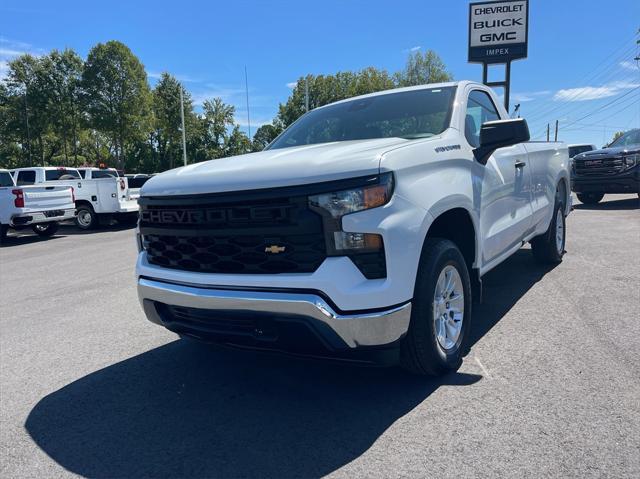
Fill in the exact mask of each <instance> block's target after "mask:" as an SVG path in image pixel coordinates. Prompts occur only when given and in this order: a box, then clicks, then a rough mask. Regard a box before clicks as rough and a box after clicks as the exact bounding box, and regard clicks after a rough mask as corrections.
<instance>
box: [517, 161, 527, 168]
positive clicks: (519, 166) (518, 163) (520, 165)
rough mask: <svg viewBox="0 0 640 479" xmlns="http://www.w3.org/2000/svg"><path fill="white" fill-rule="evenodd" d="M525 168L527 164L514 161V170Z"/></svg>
mask: <svg viewBox="0 0 640 479" xmlns="http://www.w3.org/2000/svg"><path fill="white" fill-rule="evenodd" d="M525 166H527V163H526V162H525V161H521V160H518V161H516V168H524V167H525Z"/></svg>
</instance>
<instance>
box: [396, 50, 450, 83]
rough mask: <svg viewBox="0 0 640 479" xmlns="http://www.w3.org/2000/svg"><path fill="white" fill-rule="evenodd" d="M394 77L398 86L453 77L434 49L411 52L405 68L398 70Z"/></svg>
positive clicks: (433, 81) (444, 80) (442, 80)
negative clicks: (423, 51)
mask: <svg viewBox="0 0 640 479" xmlns="http://www.w3.org/2000/svg"><path fill="white" fill-rule="evenodd" d="M393 78H394V81H395V84H396V86H398V87H405V86H414V85H424V84H427V83H442V82H448V81H451V80H452V79H453V77H452V76H451V74H449V72H447V70H446V67H445V65H444V63H443V61H442V60H441V59H440V57H439V56H438V54H437V53H436V52H434V51H433V50H428V51H426V52H425V53H421V52H419V51H418V52H414V53H413V54H410V55H409V58H408V59H407V64H406V65H405V67H404V69H403V70H402V71H399V72H397V73H396V74H395V75H394V76H393Z"/></svg>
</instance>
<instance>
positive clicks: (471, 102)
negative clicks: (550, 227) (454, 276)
mask: <svg viewBox="0 0 640 479" xmlns="http://www.w3.org/2000/svg"><path fill="white" fill-rule="evenodd" d="M500 119H501V118H500V115H499V114H498V110H497V108H496V106H495V104H494V103H493V100H492V99H491V97H490V96H489V94H488V93H487V92H485V91H482V90H471V92H469V96H468V98H467V107H466V116H465V137H466V139H467V141H468V143H469V145H470V146H471V147H473V148H477V147H478V146H479V145H480V127H481V126H482V124H483V123H485V122H487V121H493V120H500ZM527 163H528V158H527V152H526V150H525V148H524V146H523V145H522V144H517V145H513V146H510V147H506V148H499V149H498V150H496V151H495V152H494V153H493V154H492V155H491V156H490V157H489V160H488V162H487V164H486V165H484V166H482V165H478V166H479V168H476V171H477V172H478V173H479V176H480V178H481V184H480V185H479V186H480V192H479V193H480V195H479V198H480V205H479V214H480V234H481V238H482V252H481V254H482V257H481V261H480V264H481V265H482V266H481V267H484V266H485V265H488V264H489V263H491V262H492V261H493V260H495V259H497V258H499V257H500V256H501V255H502V254H504V253H506V252H508V251H510V250H511V249H513V248H514V247H516V246H517V245H519V244H520V243H521V242H522V240H523V239H524V238H525V236H526V235H527V234H528V233H529V232H530V231H531V228H532V225H533V210H532V207H531V200H532V198H531V165H528V164H527Z"/></svg>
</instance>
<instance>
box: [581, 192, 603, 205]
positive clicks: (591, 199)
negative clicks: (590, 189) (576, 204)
mask: <svg viewBox="0 0 640 479" xmlns="http://www.w3.org/2000/svg"><path fill="white" fill-rule="evenodd" d="M576 196H577V197H578V199H579V200H580V201H581V202H582V203H584V204H585V205H596V204H598V203H600V200H602V198H604V193H577V194H576Z"/></svg>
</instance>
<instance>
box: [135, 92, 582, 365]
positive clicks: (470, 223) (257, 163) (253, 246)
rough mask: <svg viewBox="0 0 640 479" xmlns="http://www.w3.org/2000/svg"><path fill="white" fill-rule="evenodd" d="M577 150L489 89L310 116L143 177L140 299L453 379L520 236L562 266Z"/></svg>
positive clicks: (312, 350) (394, 95)
mask: <svg viewBox="0 0 640 479" xmlns="http://www.w3.org/2000/svg"><path fill="white" fill-rule="evenodd" d="M568 160H569V158H568V154H567V147H566V146H565V145H564V144H562V143H542V142H540V143H536V142H529V130H528V127H527V124H526V122H525V120H524V119H509V117H508V114H507V112H506V111H505V110H504V108H503V107H502V105H501V104H500V102H499V100H498V98H497V97H496V95H495V94H494V92H493V91H492V90H491V89H490V88H488V87H486V86H484V85H481V84H478V83H473V82H468V81H462V82H455V83H442V84H433V85H424V86H419V87H411V88H403V89H397V90H389V91H383V92H379V93H374V94H370V95H365V96H360V97H356V98H351V99H348V100H344V101H340V102H337V103H333V104H330V105H327V106H324V107H321V108H317V109H315V110H312V111H310V112H308V113H307V114H305V115H304V116H302V117H301V118H300V119H299V120H298V121H296V122H295V123H294V124H292V125H291V126H290V127H289V128H287V129H286V130H285V131H284V132H283V133H282V134H281V135H280V136H279V137H278V138H276V139H275V140H274V141H273V142H272V143H271V144H270V145H269V146H268V147H267V149H266V150H265V151H262V152H259V153H252V154H248V155H243V156H238V157H232V158H224V159H219V160H215V161H210V162H205V163H198V164H193V165H188V166H186V167H183V168H178V169H176V170H172V171H169V172H166V173H162V174H160V175H158V176H156V177H154V178H152V179H151V180H149V181H148V182H147V183H146V184H145V185H144V186H143V188H142V191H141V196H140V200H139V203H140V207H141V210H140V223H139V236H138V247H139V251H140V254H139V256H138V260H137V283H138V294H139V298H140V300H141V303H142V307H143V309H144V311H145V313H146V315H147V317H148V319H150V320H151V321H153V322H155V323H157V324H160V325H163V326H165V327H166V328H168V329H170V330H172V331H174V332H176V333H178V334H179V335H181V336H183V337H184V336H186V337H193V338H197V339H201V340H203V341H209V342H213V343H219V344H226V345H232V346H237V347H243V348H256V349H261V350H277V351H287V352H291V353H295V354H303V355H311V356H316V357H318V356H331V357H339V358H343V359H350V360H360V361H369V360H377V361H383V362H387V361H391V362H400V363H401V364H402V365H403V366H405V367H406V368H407V369H409V370H411V371H413V372H416V373H419V374H443V373H445V372H447V371H450V370H454V369H456V368H457V367H458V366H459V365H460V364H461V360H462V357H463V355H464V354H465V353H466V351H467V350H468V348H469V347H470V344H469V343H470V326H471V321H472V316H471V306H472V295H473V297H474V298H476V299H477V298H479V296H480V291H481V278H482V276H483V275H484V274H486V273H487V272H488V271H489V270H491V269H492V268H494V267H495V266H497V265H498V264H500V263H502V262H503V261H504V260H506V259H507V258H508V257H509V256H511V255H512V254H513V253H515V252H516V251H518V249H519V248H520V247H521V246H522V245H524V244H525V243H526V242H529V243H531V247H532V251H533V256H534V257H535V258H536V259H537V260H539V261H542V262H551V263H558V262H560V261H561V260H562V257H563V254H564V252H565V250H564V246H565V216H566V215H567V214H568V213H569V211H570V207H571V205H570V194H569V170H568Z"/></svg>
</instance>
